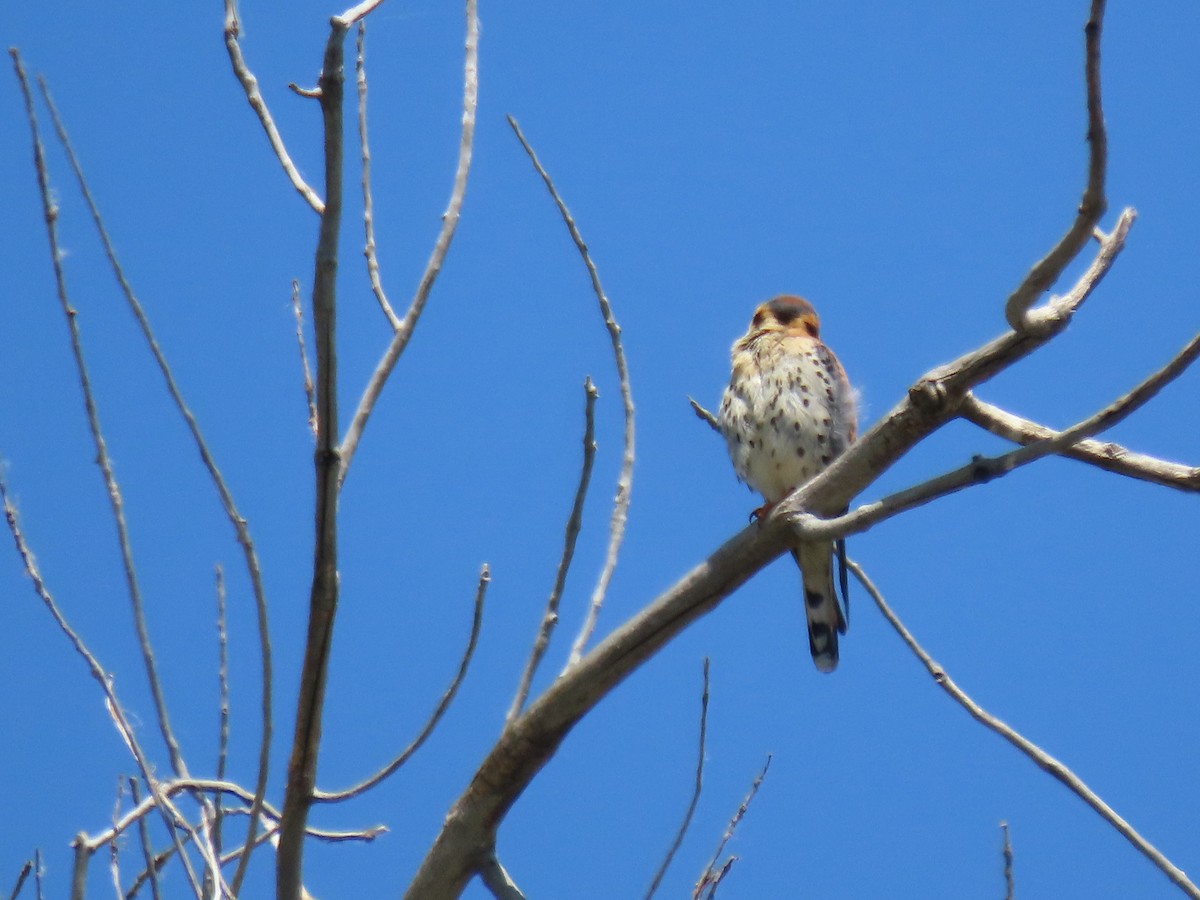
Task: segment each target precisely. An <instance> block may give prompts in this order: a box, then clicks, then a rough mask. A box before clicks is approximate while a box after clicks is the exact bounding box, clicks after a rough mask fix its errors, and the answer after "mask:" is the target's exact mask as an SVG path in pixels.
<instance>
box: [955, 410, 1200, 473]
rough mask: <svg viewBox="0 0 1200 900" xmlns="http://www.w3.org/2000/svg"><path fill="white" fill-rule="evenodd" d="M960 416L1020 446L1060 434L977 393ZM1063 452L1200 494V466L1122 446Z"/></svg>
mask: <svg viewBox="0 0 1200 900" xmlns="http://www.w3.org/2000/svg"><path fill="white" fill-rule="evenodd" d="M959 414H960V415H961V416H962V417H963V418H964V419H966V420H967V421H968V422H973V423H974V424H976V425H978V426H979V427H980V428H983V429H986V430H987V431H990V432H991V433H992V434H994V435H996V436H997V437H1002V438H1004V439H1006V440H1009V441H1013V442H1014V443H1018V444H1033V443H1036V442H1038V441H1047V440H1051V439H1053V438H1054V437H1056V436H1057V435H1058V434H1059V432H1057V431H1054V430H1052V429H1050V428H1047V427H1046V426H1045V425H1039V424H1038V423H1037V422H1032V421H1030V420H1029V419H1023V418H1021V417H1020V416H1016V415H1013V414H1012V413H1010V412H1007V411H1005V410H1003V409H1001V408H1000V407H998V406H993V405H992V404H991V403H987V402H986V401H983V400H980V399H979V398H978V397H977V396H975V395H974V394H968V395H967V396H966V397H965V398H964V399H963V404H962V406H960V407H959ZM1059 453H1060V455H1062V456H1068V457H1070V458H1071V459H1077V460H1079V461H1081V462H1086V463H1089V464H1091V465H1093V466H1096V467H1097V468H1100V469H1104V470H1106V471H1109V472H1113V473H1115V474H1117V475H1125V476H1128V477H1129V478H1137V479H1139V480H1141V481H1149V482H1151V483H1153V484H1159V485H1162V486H1163V487H1169V488H1175V489H1176V490H1180V491H1188V492H1195V491H1200V466H1188V465H1182V464H1180V463H1173V462H1167V461H1166V460H1162V459H1157V458H1156V457H1153V456H1146V455H1144V454H1141V453H1135V452H1133V451H1132V450H1127V449H1126V448H1125V447H1122V446H1121V445H1120V444H1113V443H1110V442H1107V441H1092V440H1083V441H1077V442H1076V443H1074V444H1072V445H1071V446H1069V447H1065V448H1064V449H1062V450H1061V451H1059Z"/></svg>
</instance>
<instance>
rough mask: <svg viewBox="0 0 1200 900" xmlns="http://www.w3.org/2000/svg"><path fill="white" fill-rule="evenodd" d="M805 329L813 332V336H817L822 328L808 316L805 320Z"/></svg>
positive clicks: (810, 332)
mask: <svg viewBox="0 0 1200 900" xmlns="http://www.w3.org/2000/svg"><path fill="white" fill-rule="evenodd" d="M804 330H805V331H807V332H808V333H809V334H811V335H812V336H813V337H816V336H817V335H818V334H819V333H820V331H821V329H820V328H819V327H818V326H817V323H816V322H814V321H813V320H812V319H808V318H806V319H805V320H804Z"/></svg>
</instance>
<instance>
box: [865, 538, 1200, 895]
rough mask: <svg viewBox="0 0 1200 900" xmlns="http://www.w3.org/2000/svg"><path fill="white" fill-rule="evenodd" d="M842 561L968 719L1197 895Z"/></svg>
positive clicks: (1197, 890) (1195, 891)
mask: <svg viewBox="0 0 1200 900" xmlns="http://www.w3.org/2000/svg"><path fill="white" fill-rule="evenodd" d="M846 565H847V566H849V567H850V570H851V571H852V572H854V575H855V577H857V578H858V580H859V582H861V583H862V586H863V587H864V588H866V589H867V593H869V594H870V595H871V599H873V600H874V601H875V605H876V606H878V607H879V611H880V612H881V613H883V617H884V618H885V619H887V620H888V623H889V624H890V625H891V626H892V628H894V629H895V630H896V633H897V634H899V635H900V638H901V640H903V641H904V643H905V644H906V645H907V646H908V648H909V650H911V651H912V652H913V654H914V655H915V656H916V657H917V659H919V660H920V661H921V665H923V666H924V667H925V669H926V671H928V672H929V674H930V675H931V676H932V677H933V680H934V682H936V683H937V685H938V687H940V688H941V689H942V690H943V691H945V692H946V693H947V694H949V695H950V697H951V698H952V699H953V700H954V701H955V702H956V703H958V705H959V706H961V707H962V708H963V709H965V710H966V711H967V713H968V715H970V716H971V718H972V719H974V720H975V721H976V722H979V723H980V724H981V725H983V726H984V727H985V728H987V729H989V730H991V731H994V732H995V733H996V734H998V735H1000V736H1001V737H1002V738H1004V739H1005V740H1006V741H1008V742H1009V743H1010V744H1012V745H1013V746H1014V747H1016V748H1017V749H1018V750H1020V751H1021V752H1022V753H1024V754H1025V755H1026V756H1027V757H1029V759H1030V760H1032V761H1033V762H1034V764H1035V765H1037V766H1038V768H1040V769H1042V770H1043V771H1044V772H1046V773H1048V774H1049V775H1051V776H1053V777H1054V778H1056V779H1057V780H1058V781H1060V782H1062V783H1063V784H1064V785H1066V787H1067V789H1068V790H1070V791H1071V792H1072V793H1073V794H1075V796H1077V797H1078V798H1079V799H1080V800H1082V801H1083V802H1084V803H1086V804H1087V805H1088V806H1090V807H1091V808H1092V809H1094V810H1095V811H1096V812H1097V813H1098V814H1099V815H1100V817H1101V818H1102V819H1104V820H1105V821H1106V822H1108V824H1109V825H1111V826H1112V827H1113V828H1114V829H1116V830H1117V832H1118V833H1119V834H1121V835H1122V836H1123V837H1124V838H1125V839H1126V840H1127V841H1129V843H1131V844H1133V846H1134V847H1136V848H1137V849H1138V851H1139V852H1141V853H1142V854H1143V855H1144V856H1145V857H1146V858H1147V859H1149V860H1150V861H1151V862H1152V863H1154V865H1155V866H1157V867H1158V869H1159V870H1160V871H1161V872H1162V873H1163V874H1164V875H1166V876H1167V877H1168V878H1169V879H1171V881H1172V882H1174V883H1175V884H1176V885H1177V886H1178V887H1179V888H1181V889H1182V890H1183V891H1184V892H1185V893H1186V894H1187V895H1188V896H1189V897H1192V898H1200V888H1198V887H1197V886H1196V885H1194V884H1192V882H1191V881H1189V880H1188V877H1187V875H1185V874H1184V873H1183V871H1182V870H1180V869H1179V868H1178V867H1176V866H1175V865H1174V864H1173V863H1172V862H1171V861H1170V860H1169V859H1167V858H1166V857H1165V856H1163V855H1162V853H1160V852H1159V851H1158V850H1157V849H1156V848H1155V847H1154V846H1153V845H1152V844H1151V843H1150V842H1149V841H1147V840H1146V839H1145V838H1144V837H1142V836H1141V835H1140V834H1138V833H1137V832H1136V831H1135V830H1134V829H1133V827H1132V826H1130V824H1129V823H1128V822H1126V821H1125V820H1124V819H1122V818H1121V817H1120V816H1119V815H1117V813H1116V812H1115V811H1113V809H1112V808H1111V807H1110V806H1109V805H1108V804H1107V803H1105V802H1104V801H1103V800H1101V799H1100V798H1099V797H1098V796H1097V795H1096V793H1095V792H1094V791H1093V790H1092V789H1091V788H1089V787H1088V786H1087V785H1086V784H1084V783H1083V781H1082V780H1081V779H1080V778H1079V776H1078V775H1076V774H1075V773H1074V772H1072V771H1071V770H1070V769H1069V768H1067V766H1065V765H1064V764H1063V763H1061V762H1059V761H1058V760H1057V759H1055V758H1054V757H1053V756H1051V755H1050V754H1049V753H1047V752H1046V751H1044V750H1043V749H1042V748H1041V747H1039V746H1037V745H1036V744H1034V743H1033V742H1032V741H1030V740H1029V739H1028V738H1026V737H1024V736H1023V735H1021V734H1020V733H1019V732H1017V731H1016V730H1015V729H1013V728H1012V727H1011V726H1009V725H1007V724H1005V723H1004V722H1002V721H1000V720H999V719H997V718H996V717H995V716H993V715H991V714H990V713H988V712H987V711H985V710H984V709H983V708H982V707H981V706H979V704H977V703H976V702H975V701H974V700H972V699H971V698H970V697H969V696H968V695H967V693H966V692H965V691H964V690H963V689H962V688H960V687H959V686H958V685H957V684H956V683H955V682H954V679H952V678H951V677H950V676H949V675H948V674H947V673H946V670H945V669H943V668H942V667H941V666H940V665H939V664H938V663H936V662H934V660H933V658H932V657H930V655H929V654H928V653H926V652H925V649H924V648H923V647H922V646H921V645H920V644H918V643H917V640H916V638H914V637H913V636H912V633H911V632H910V631H909V630H908V629H907V628H906V627H905V626H904V623H903V622H901V621H900V619H899V617H897V615H896V614H895V613H894V612H892V609H891V607H890V606H888V604H887V601H885V600H884V599H883V595H882V594H881V593H880V592H879V589H878V588H877V587H875V585H874V583H872V581H871V579H870V578H868V577H867V574H866V572H864V571H863V570H862V567H861V566H859V565H858V563H856V562H854V561H853V560H849V559H848V560H846Z"/></svg>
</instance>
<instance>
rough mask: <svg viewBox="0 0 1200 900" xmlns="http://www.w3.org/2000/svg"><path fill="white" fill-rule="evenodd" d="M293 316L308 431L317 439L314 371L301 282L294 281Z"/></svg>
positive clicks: (294, 279)
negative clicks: (306, 345) (309, 353)
mask: <svg viewBox="0 0 1200 900" xmlns="http://www.w3.org/2000/svg"><path fill="white" fill-rule="evenodd" d="M292 314H293V315H294V316H295V317H296V346H297V347H299V348H300V369H301V371H302V372H303V373H304V399H305V401H306V402H307V404H308V430H309V431H311V432H312V436H313V439H314V440H315V439H316V437H317V397H316V394H315V388H314V387H313V380H312V369H311V368H310V367H309V365H308V349H307V348H306V347H305V346H304V308H303V307H302V306H301V305H300V281H299V279H297V278H293V279H292Z"/></svg>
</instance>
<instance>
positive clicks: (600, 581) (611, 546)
mask: <svg viewBox="0 0 1200 900" xmlns="http://www.w3.org/2000/svg"><path fill="white" fill-rule="evenodd" d="M507 118H508V124H509V126H510V127H511V128H512V130H513V133H514V134H515V135H516V136H517V140H518V141H520V142H521V147H522V148H523V149H524V150H525V155H526V156H528V157H529V161H530V162H531V163H533V167H534V169H536V170H537V173H538V175H539V176H540V177H541V179H542V182H543V183H544V184H545V185H546V189H547V190H548V191H549V192H550V196H551V198H552V199H553V200H554V205H555V206H557V207H558V212H559V214H560V215H561V216H562V220H563V223H564V224H565V225H566V226H567V230H568V231H569V232H570V233H571V240H572V241H574V242H575V248H576V249H577V250H578V251H579V255H580V256H581V257H582V258H583V264H584V266H585V267H586V268H587V272H588V277H589V278H590V279H591V282H592V292H593V293H594V294H595V295H596V301H597V302H598V303H599V305H600V315H601V316H602V317H603V319H604V327H605V328H606V329H607V330H608V337H609V340H610V341H611V343H612V348H613V358H614V360H615V361H616V366H617V377H618V379H619V381H620V386H621V405H622V407H623V408H624V412H625V449H624V453H623V454H622V457H621V473H620V475H619V476H618V477H617V493H616V497H615V498H614V500H613V511H612V519H611V520H610V522H609V538H608V552H607V553H606V554H605V558H604V567H603V568H602V569H601V570H600V577H599V578H597V579H596V588H595V590H594V591H593V592H592V599H591V602H590V603H589V604H588V611H587V616H586V617H585V619H584V622H583V627H582V628H580V630H579V634H578V636H577V637H576V638H575V643H574V644H573V645H572V647H571V655H570V658H569V659H568V661H567V666H568V667H570V666H573V665H575V663H577V662H579V658H580V657H581V656H582V655H583V649H584V647H586V646H587V642H588V640H589V639H590V638H591V636H592V631H594V630H595V627H596V619H597V618H598V617H599V615H600V607H601V606H602V605H603V604H604V597H605V595H606V594H607V593H608V585H609V583H610V582H611V581H612V576H613V572H614V571H615V570H616V568H617V556H618V554H619V553H620V550H621V542H622V541H623V540H624V538H625V523H626V520H627V519H628V517H629V499H630V492H631V491H632V490H633V462H634V422H633V392H632V390H631V389H630V387H629V366H628V365H627V364H626V361H625V348H624V346H623V345H622V344H621V326H620V325H618V324H617V320H616V319H615V318H614V317H613V311H612V304H611V303H609V301H608V296H607V295H606V294H605V293H604V288H603V286H602V285H601V284H600V272H599V270H597V268H596V264H595V263H594V262H593V261H592V256H591V253H589V252H588V247H587V244H586V243H584V240H583V235H582V234H580V233H579V226H578V225H576V224H575V219H574V218H573V217H572V216H571V211H570V210H569V209H567V204H566V203H565V202H563V199H562V197H561V196H560V195H559V193H558V189H557V188H556V187H555V186H554V181H553V180H552V179H551V178H550V173H549V172H547V171H546V168H545V167H544V166H543V165H542V163H541V161H540V160H539V159H538V156H537V154H536V153H535V152H534V150H533V147H532V146H530V144H529V141H527V140H526V139H525V135H524V133H522V131H521V126H520V125H519V124H517V120H516V119H514V118H513V117H512V116H508V117H507Z"/></svg>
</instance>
